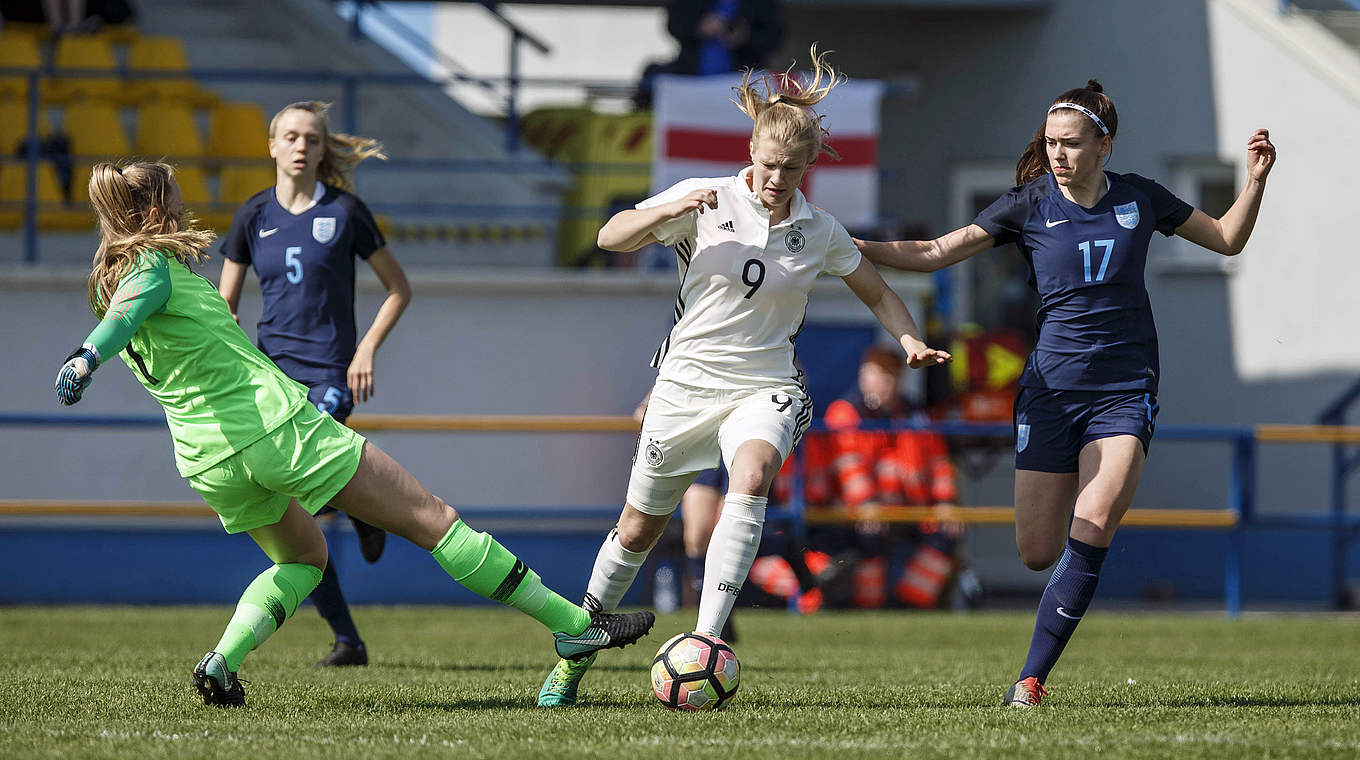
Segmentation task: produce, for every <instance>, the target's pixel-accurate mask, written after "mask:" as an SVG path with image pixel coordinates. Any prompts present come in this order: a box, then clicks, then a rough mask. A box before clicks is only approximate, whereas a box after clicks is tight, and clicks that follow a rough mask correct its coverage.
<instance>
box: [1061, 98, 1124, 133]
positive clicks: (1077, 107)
mask: <svg viewBox="0 0 1360 760" xmlns="http://www.w3.org/2000/svg"><path fill="white" fill-rule="evenodd" d="M1059 108H1071V109H1073V110H1075V111H1081V112H1082V113H1084V114H1086V115H1087V116H1090V117H1091V121H1094V122H1095V123H1096V126H1097V127H1100V131H1101V132H1102V133H1104V134H1106V135H1108V134H1110V130H1109V128H1107V127H1106V126H1105V122H1103V121H1101V120H1100V117H1099V116H1096V114H1095V112H1094V111H1092V110H1091V109H1089V108H1087V107H1086V106H1080V105H1077V104H1076V103H1054V104H1053V105H1052V106H1050V107H1049V109H1048V112H1049V113H1053V112H1054V111H1056V110H1058V109H1059Z"/></svg>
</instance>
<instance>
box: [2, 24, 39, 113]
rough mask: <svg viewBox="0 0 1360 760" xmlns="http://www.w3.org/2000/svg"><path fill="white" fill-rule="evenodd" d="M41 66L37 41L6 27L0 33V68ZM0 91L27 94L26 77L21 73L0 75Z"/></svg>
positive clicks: (18, 94)
mask: <svg viewBox="0 0 1360 760" xmlns="http://www.w3.org/2000/svg"><path fill="white" fill-rule="evenodd" d="M41 66H42V53H41V51H39V50H38V43H37V41H35V40H34V39H33V38H32V37H30V36H29V35H26V34H16V33H14V32H11V31H10V30H9V28H8V27H6V28H5V31H4V32H2V33H0V69H8V68H14V69H36V68H40V67H41ZM0 93H9V94H12V95H14V96H16V97H24V96H26V95H27V94H28V77H26V76H24V75H22V74H13V75H9V74H7V75H4V76H0Z"/></svg>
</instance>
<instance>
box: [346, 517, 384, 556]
mask: <svg viewBox="0 0 1360 760" xmlns="http://www.w3.org/2000/svg"><path fill="white" fill-rule="evenodd" d="M349 521H350V523H352V524H353V525H354V535H356V536H358V537H359V554H360V555H362V556H363V558H364V561H365V562H367V563H368V564H370V565H371V564H373V563H374V562H377V561H378V559H379V558H380V557H382V553H383V548H384V547H386V546H387V531H385V530H383V529H382V528H375V527H373V526H372V525H369V524H368V523H366V522H363V521H362V520H356V519H354V518H353V517H351V518H349Z"/></svg>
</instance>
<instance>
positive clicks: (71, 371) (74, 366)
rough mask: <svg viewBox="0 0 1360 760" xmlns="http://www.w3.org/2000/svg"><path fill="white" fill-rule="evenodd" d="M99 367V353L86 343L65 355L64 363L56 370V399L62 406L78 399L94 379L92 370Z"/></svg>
mask: <svg viewBox="0 0 1360 760" xmlns="http://www.w3.org/2000/svg"><path fill="white" fill-rule="evenodd" d="M98 367H99V355H98V354H96V353H95V352H94V350H93V349H91V348H90V347H89V346H88V345H85V346H81V347H80V348H77V349H76V350H74V351H72V352H71V355H70V356H68V357H66V363H65V364H63V365H61V369H60V370H58V371H57V382H56V391H57V400H58V401H60V402H61V403H62V405H63V406H70V405H71V404H74V403H76V402H77V401H79V400H80V397H81V396H82V395H84V393H85V389H86V388H88V387H90V381H91V380H93V379H94V371H95V369H96V368H98Z"/></svg>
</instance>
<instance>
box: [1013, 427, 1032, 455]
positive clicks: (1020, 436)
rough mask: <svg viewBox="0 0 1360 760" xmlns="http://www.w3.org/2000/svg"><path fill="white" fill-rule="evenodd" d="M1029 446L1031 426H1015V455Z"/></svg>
mask: <svg viewBox="0 0 1360 760" xmlns="http://www.w3.org/2000/svg"><path fill="white" fill-rule="evenodd" d="M1028 445H1029V425H1028V424H1020V425H1016V426H1015V453H1017V454H1018V453H1020V452H1022V451H1024V450H1025V447H1026V446H1028Z"/></svg>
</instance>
